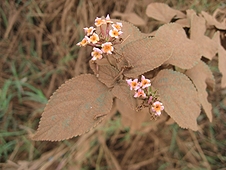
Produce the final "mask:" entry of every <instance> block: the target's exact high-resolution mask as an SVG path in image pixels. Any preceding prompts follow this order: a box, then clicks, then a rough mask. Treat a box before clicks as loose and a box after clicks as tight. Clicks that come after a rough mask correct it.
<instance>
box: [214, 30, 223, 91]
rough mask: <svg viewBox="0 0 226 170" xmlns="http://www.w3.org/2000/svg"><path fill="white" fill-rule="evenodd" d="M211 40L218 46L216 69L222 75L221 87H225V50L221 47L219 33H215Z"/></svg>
mask: <svg viewBox="0 0 226 170" xmlns="http://www.w3.org/2000/svg"><path fill="white" fill-rule="evenodd" d="M213 40H214V41H215V42H216V43H217V44H218V67H219V70H220V72H221V74H222V79H221V87H222V88H225V87H226V50H225V49H224V47H223V46H222V45H221V40H220V32H219V31H217V32H216V33H215V35H214V37H213Z"/></svg>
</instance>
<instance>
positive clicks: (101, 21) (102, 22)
mask: <svg viewBox="0 0 226 170" xmlns="http://www.w3.org/2000/svg"><path fill="white" fill-rule="evenodd" d="M103 24H106V21H105V20H104V19H102V18H98V17H96V19H95V25H96V26H97V27H99V26H101V25H103Z"/></svg>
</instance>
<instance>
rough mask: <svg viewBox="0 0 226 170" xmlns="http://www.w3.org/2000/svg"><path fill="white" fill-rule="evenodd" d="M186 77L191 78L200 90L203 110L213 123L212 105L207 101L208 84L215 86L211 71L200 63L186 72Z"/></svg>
mask: <svg viewBox="0 0 226 170" xmlns="http://www.w3.org/2000/svg"><path fill="white" fill-rule="evenodd" d="M186 75H187V76H188V77H190V78H191V80H192V81H193V83H194V84H195V87H196V88H197V90H198V95H199V101H200V103H201V104H202V107H203V110H204V111H205V113H206V115H207V117H208V118H209V120H210V121H212V105H211V104H210V103H209V102H208V100H207V97H208V93H207V91H206V87H207V84H206V82H211V84H215V80H214V77H213V74H212V72H211V70H210V69H209V67H208V66H207V65H206V64H205V63H204V62H202V61H200V62H199V63H198V64H197V65H196V66H194V67H193V68H191V69H190V70H188V71H186Z"/></svg>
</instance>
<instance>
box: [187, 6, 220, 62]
mask: <svg viewBox="0 0 226 170" xmlns="http://www.w3.org/2000/svg"><path fill="white" fill-rule="evenodd" d="M187 15H188V17H189V18H190V21H191V28H190V39H191V40H194V41H195V42H197V43H198V44H199V46H200V50H201V51H200V52H201V55H202V56H204V57H206V58H208V59H210V60H211V59H212V58H213V57H214V56H215V54H216V53H217V44H216V43H215V42H214V41H213V40H212V39H210V38H209V37H207V36H205V32H206V21H205V19H204V18H203V17H200V16H197V15H196V13H195V11H193V10H187Z"/></svg>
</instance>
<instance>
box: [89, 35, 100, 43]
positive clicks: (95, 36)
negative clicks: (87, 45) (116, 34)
mask: <svg viewBox="0 0 226 170" xmlns="http://www.w3.org/2000/svg"><path fill="white" fill-rule="evenodd" d="M89 40H90V42H91V43H93V44H96V43H97V42H98V41H99V40H100V38H99V36H98V35H97V34H96V33H93V35H92V36H91V37H90V38H89Z"/></svg>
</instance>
